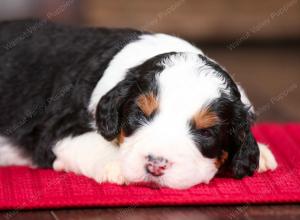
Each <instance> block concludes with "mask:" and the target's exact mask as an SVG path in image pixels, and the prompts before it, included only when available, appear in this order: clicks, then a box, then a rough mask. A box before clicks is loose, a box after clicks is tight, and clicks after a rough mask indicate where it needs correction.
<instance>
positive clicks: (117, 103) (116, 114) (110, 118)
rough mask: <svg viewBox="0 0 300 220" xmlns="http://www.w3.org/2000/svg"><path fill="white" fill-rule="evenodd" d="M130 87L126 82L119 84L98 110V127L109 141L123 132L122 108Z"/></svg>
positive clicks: (103, 100) (104, 99)
mask: <svg viewBox="0 0 300 220" xmlns="http://www.w3.org/2000/svg"><path fill="white" fill-rule="evenodd" d="M129 88H130V85H129V83H128V82H126V81H122V82H120V83H118V84H117V85H116V86H115V87H114V88H113V89H112V90H110V91H109V92H108V93H107V94H106V95H104V96H103V97H102V98H101V99H100V101H99V103H98V106H97V109H96V125H97V127H98V130H99V132H100V134H101V135H102V136H103V137H104V138H106V139H107V140H108V141H111V140H113V139H114V138H116V137H117V136H118V134H119V133H120V130H121V123H122V118H121V114H120V110H121V107H122V105H123V103H124V102H125V100H126V97H127V95H128V92H129Z"/></svg>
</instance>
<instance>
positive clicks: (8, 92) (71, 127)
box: [0, 20, 142, 167]
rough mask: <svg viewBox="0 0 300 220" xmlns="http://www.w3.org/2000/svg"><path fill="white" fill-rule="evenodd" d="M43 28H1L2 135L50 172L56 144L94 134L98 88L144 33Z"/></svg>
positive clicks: (37, 24) (33, 23)
mask: <svg viewBox="0 0 300 220" xmlns="http://www.w3.org/2000/svg"><path fill="white" fill-rule="evenodd" d="M42 22H43V21H37V20H26V21H13V22H2V23H0V45H1V47H0V48H1V49H0V51H1V53H0V96H1V98H0V115H1V117H0V133H1V135H2V136H6V137H8V138H9V139H10V141H12V142H13V143H14V144H15V145H16V146H20V147H21V148H22V149H23V150H24V153H25V154H26V155H30V156H32V159H33V161H34V163H36V164H37V165H38V166H41V167H50V166H52V162H53V160H54V159H55V158H54V155H53V153H52V151H51V147H52V146H53V144H54V143H55V142H56V141H58V140H60V139H62V138H63V137H66V136H69V135H79V134H82V133H84V132H87V131H89V130H91V128H90V126H89V123H90V122H91V120H92V118H91V115H89V113H88V111H87V106H88V103H89V99H90V97H91V93H92V91H93V89H94V87H95V85H96V83H97V82H98V80H99V79H100V78H101V77H102V74H103V72H104V70H105V69H106V67H107V65H108V63H109V62H110V60H111V59H112V57H113V56H114V55H115V54H116V53H117V52H118V51H120V50H121V49H122V48H123V47H124V46H125V45H126V44H128V43H129V42H131V41H134V40H136V39H137V38H138V36H139V35H141V34H142V32H140V31H135V30H130V29H105V28H74V27H67V26H63V25H57V24H53V23H48V22H43V23H42ZM24 33H25V34H24Z"/></svg>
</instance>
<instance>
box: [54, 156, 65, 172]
mask: <svg viewBox="0 0 300 220" xmlns="http://www.w3.org/2000/svg"><path fill="white" fill-rule="evenodd" d="M53 169H54V170H55V171H59V172H60V171H65V166H64V163H63V162H62V161H60V160H58V159H56V160H55V161H54V162H53Z"/></svg>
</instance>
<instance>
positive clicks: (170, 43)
mask: <svg viewBox="0 0 300 220" xmlns="http://www.w3.org/2000/svg"><path fill="white" fill-rule="evenodd" d="M168 52H192V53H196V54H203V53H202V51H201V50H200V49H198V48H196V47H194V46H193V45H191V44H190V43H188V42H187V41H185V40H182V39H180V38H177V37H173V36H170V35H166V34H153V35H151V34H145V35H142V36H140V37H139V40H137V41H134V42H131V43H129V44H127V45H126V46H125V47H124V48H123V49H122V50H120V52H119V53H118V54H117V55H115V56H114V58H113V59H112V60H111V62H110V63H109V66H108V67H107V69H106V70H105V71H104V73H103V77H102V78H101V80H100V81H99V82H98V83H97V85H96V87H95V89H94V91H93V93H92V96H91V99H90V104H89V111H90V112H95V109H96V107H97V104H98V102H99V100H100V99H101V97H102V96H103V95H105V94H106V93H107V92H108V91H109V90H111V89H112V88H113V87H114V86H115V85H116V84H117V83H119V82H120V81H122V80H123V79H124V78H125V76H126V73H127V71H128V69H130V68H132V67H135V66H137V65H140V64H142V63H143V62H145V61H146V60H147V59H150V58H151V57H154V56H156V55H159V54H163V53H168Z"/></svg>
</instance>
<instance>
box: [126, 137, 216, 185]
mask: <svg viewBox="0 0 300 220" xmlns="http://www.w3.org/2000/svg"><path fill="white" fill-rule="evenodd" d="M129 139H131V138H129ZM149 142H150V141H149ZM148 145H149V143H148ZM148 145H147V141H139V142H138V143H135V144H133V142H131V141H130V140H129V141H128V140H127V141H125V142H124V144H123V145H122V146H121V152H122V153H121V155H122V162H121V166H122V174H123V176H124V178H125V179H126V181H127V182H129V183H141V182H144V183H145V182H148V183H152V184H153V183H154V184H156V185H159V186H160V187H168V188H173V189H186V188H190V187H192V186H194V185H197V184H200V183H209V181H210V180H211V179H212V178H213V177H214V176H215V175H216V173H217V171H218V169H217V167H216V165H215V159H209V158H205V157H204V156H203V155H202V154H201V153H200V152H199V151H198V150H197V149H196V147H195V146H193V145H192V144H191V143H186V144H184V143H181V144H180V143H178V145H177V146H176V145H175V146H174V145H169V146H170V147H168V145H164V146H160V147H157V148H155V147H150V145H149V147H148ZM151 146H157V145H151ZM180 146H182V147H180ZM149 150H151V151H149ZM150 152H151V154H157V155H160V156H163V157H164V158H168V160H169V161H171V163H172V164H171V165H170V166H169V167H167V168H166V169H165V170H164V172H163V174H162V175H159V176H153V175H151V174H150V173H149V172H147V170H146V169H145V163H146V161H145V155H147V154H149V153H150Z"/></svg>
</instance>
